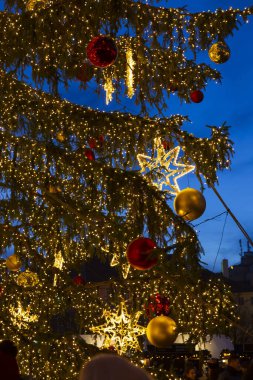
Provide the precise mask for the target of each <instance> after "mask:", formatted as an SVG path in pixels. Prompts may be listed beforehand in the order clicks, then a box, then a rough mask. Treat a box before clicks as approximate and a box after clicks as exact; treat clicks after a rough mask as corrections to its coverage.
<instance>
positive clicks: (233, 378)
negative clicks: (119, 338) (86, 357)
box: [0, 340, 253, 380]
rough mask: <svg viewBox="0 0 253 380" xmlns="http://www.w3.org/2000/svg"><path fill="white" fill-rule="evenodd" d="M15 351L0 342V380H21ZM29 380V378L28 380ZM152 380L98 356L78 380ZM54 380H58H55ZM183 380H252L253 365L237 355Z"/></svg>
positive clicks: (113, 358) (122, 362)
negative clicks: (201, 374)
mask: <svg viewBox="0 0 253 380" xmlns="http://www.w3.org/2000/svg"><path fill="white" fill-rule="evenodd" d="M17 353H18V350H17V347H16V346H15V345H14V344H13V342H11V341H10V340H3V341H1V342H0V379H1V380H23V378H22V377H21V375H20V372H19V368H18V364H17V360H16V357H17ZM27 379H29V378H27ZM102 379H103V380H119V379H120V380H152V377H151V376H150V375H149V374H148V372H146V371H145V370H144V369H142V368H139V367H137V366H135V365H133V364H132V363H130V362H129V361H128V360H127V359H125V358H122V357H120V356H117V355H112V354H99V355H97V356H95V357H94V358H92V359H91V360H90V361H89V362H88V363H86V364H85V365H84V367H83V368H82V370H81V372H80V377H79V380H102ZM55 380H57V379H55ZM183 380H253V361H251V362H250V361H246V360H244V361H243V360H240V358H239V357H238V356H236V355H233V354H232V355H231V356H230V357H229V358H228V363H227V366H226V367H225V368H222V367H220V363H219V360H218V359H211V360H209V362H208V366H207V373H206V374H204V375H203V376H202V377H199V376H198V371H197V369H196V367H195V366H194V364H193V363H191V362H188V363H187V364H186V368H185V372H184V376H183Z"/></svg>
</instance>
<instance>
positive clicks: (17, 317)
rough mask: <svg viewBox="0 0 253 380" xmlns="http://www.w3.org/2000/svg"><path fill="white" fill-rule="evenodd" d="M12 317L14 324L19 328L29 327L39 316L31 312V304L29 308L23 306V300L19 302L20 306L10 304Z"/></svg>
mask: <svg viewBox="0 0 253 380" xmlns="http://www.w3.org/2000/svg"><path fill="white" fill-rule="evenodd" d="M10 313H11V319H12V322H13V324H14V325H16V326H17V327H18V328H19V329H21V328H24V329H29V327H30V326H29V324H30V323H34V322H37V321H38V319H39V318H38V316H37V315H35V314H33V315H32V314H31V308H30V306H28V307H27V309H25V308H23V306H22V305H21V302H18V307H17V308H14V307H13V306H10Z"/></svg>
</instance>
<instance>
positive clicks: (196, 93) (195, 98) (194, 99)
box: [190, 90, 204, 103]
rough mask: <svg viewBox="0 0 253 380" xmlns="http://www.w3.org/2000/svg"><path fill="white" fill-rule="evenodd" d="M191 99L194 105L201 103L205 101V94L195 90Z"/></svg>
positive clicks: (191, 94)
mask: <svg viewBox="0 0 253 380" xmlns="http://www.w3.org/2000/svg"><path fill="white" fill-rule="evenodd" d="M190 98H191V100H192V102H194V103H200V102H202V100H203V99H204V94H203V92H202V91H200V90H195V91H192V92H191V93H190Z"/></svg>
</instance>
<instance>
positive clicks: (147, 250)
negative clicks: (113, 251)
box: [126, 237, 158, 270]
mask: <svg viewBox="0 0 253 380" xmlns="http://www.w3.org/2000/svg"><path fill="white" fill-rule="evenodd" d="M154 248H156V245H155V243H154V242H153V240H151V239H149V238H145V237H139V238H137V239H135V240H134V241H132V243H130V244H129V246H128V247H127V253H126V254H127V259H128V262H129V264H130V265H132V267H134V268H135V269H138V270H147V269H150V268H152V267H153V266H155V265H156V264H157V261H158V258H157V257H154V256H153V253H154V252H153V250H154Z"/></svg>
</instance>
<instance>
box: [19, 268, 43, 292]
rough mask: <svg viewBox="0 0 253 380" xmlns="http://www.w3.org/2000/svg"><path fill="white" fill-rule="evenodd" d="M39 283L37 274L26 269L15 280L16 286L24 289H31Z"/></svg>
mask: <svg viewBox="0 0 253 380" xmlns="http://www.w3.org/2000/svg"><path fill="white" fill-rule="evenodd" d="M38 283H39V277H38V275H37V273H34V272H31V271H30V270H29V269H27V270H26V271H25V272H22V273H20V275H19V276H18V278H17V284H18V285H19V286H23V287H24V288H32V287H34V286H36V285H38Z"/></svg>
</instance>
